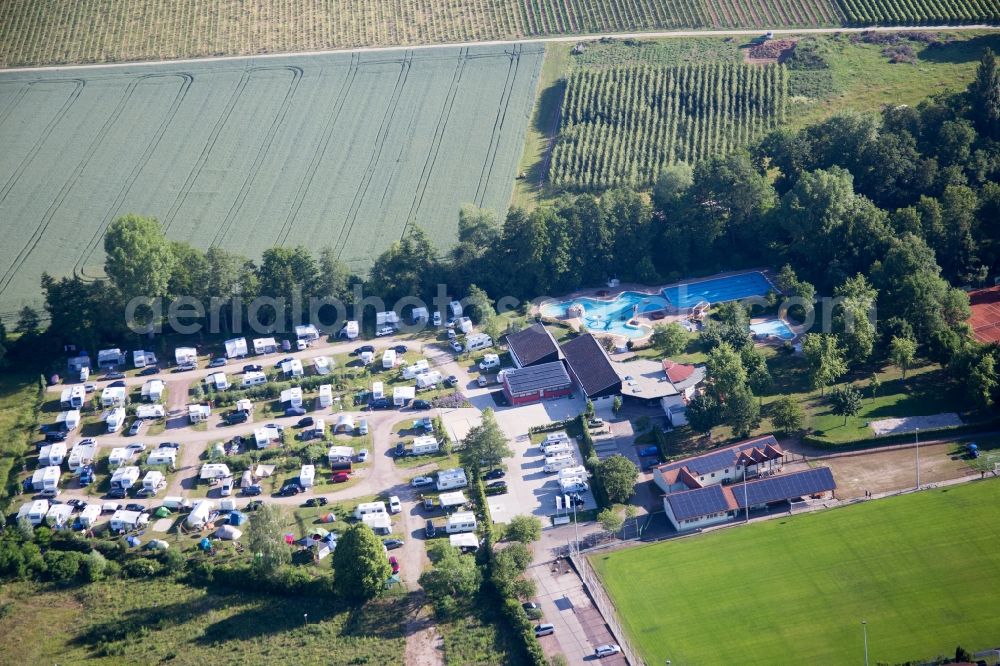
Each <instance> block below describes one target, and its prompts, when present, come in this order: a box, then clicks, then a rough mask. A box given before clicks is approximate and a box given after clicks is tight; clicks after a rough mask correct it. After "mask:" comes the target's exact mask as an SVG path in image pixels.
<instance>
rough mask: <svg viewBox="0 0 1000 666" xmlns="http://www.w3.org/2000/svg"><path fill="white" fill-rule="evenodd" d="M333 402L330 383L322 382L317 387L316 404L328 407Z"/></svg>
mask: <svg viewBox="0 0 1000 666" xmlns="http://www.w3.org/2000/svg"><path fill="white" fill-rule="evenodd" d="M332 404H333V386H332V385H330V384H323V385H321V386H320V387H319V397H318V398H316V406H317V407H319V408H320V409H323V408H325V407H329V406H330V405H332Z"/></svg>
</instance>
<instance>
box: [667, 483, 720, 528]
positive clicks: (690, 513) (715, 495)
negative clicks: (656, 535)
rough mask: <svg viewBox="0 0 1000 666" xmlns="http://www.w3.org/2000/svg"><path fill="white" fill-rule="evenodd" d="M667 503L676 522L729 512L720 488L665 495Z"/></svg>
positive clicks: (710, 487)
mask: <svg viewBox="0 0 1000 666" xmlns="http://www.w3.org/2000/svg"><path fill="white" fill-rule="evenodd" d="M667 501H668V502H669V503H670V509H671V511H673V512H674V518H675V519H677V520H688V519H689V518H698V517H699V516H707V515H709V514H712V513H720V512H722V511H728V510H729V504H728V503H727V502H726V496H725V494H724V493H723V492H722V488H721V487H720V486H709V487H708V488H700V489H698V490H689V491H686V492H682V493H674V494H673V495H667Z"/></svg>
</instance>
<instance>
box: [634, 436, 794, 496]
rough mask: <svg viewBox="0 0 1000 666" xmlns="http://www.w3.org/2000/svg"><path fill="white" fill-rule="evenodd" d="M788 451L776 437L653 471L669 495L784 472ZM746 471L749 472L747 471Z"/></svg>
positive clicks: (661, 466)
mask: <svg viewBox="0 0 1000 666" xmlns="http://www.w3.org/2000/svg"><path fill="white" fill-rule="evenodd" d="M784 457H785V452H784V451H782V450H781V446H780V445H779V444H778V440H776V439H775V438H774V435H764V436H762V437H756V438H754V439H748V440H744V441H742V442H737V443H736V444H733V445H731V446H726V447H723V448H720V449H715V450H714V451H709V452H708V453H703V454H701V455H699V456H693V457H691V458H684V459H683V460H675V461H673V462H669V463H664V464H663V465H660V466H659V467H657V468H656V469H655V470H654V471H653V481H655V482H656V485H657V486H659V487H660V490H662V491H663V492H665V493H673V492H678V491H681V490H691V489H695V488H702V487H704V486H713V485H717V484H720V483H730V482H733V481H739V480H742V479H743V478H744V473H745V478H748V479H749V478H752V477H755V476H758V475H759V474H761V473H765V472H767V473H773V472H776V471H778V470H780V469H781V467H782V465H783V463H784ZM744 470H745V472H744Z"/></svg>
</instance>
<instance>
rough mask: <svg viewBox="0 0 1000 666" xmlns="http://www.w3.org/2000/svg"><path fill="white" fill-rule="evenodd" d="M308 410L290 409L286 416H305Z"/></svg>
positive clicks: (286, 411)
mask: <svg viewBox="0 0 1000 666" xmlns="http://www.w3.org/2000/svg"><path fill="white" fill-rule="evenodd" d="M305 415H306V410H304V409H303V408H301V407H289V408H288V409H286V410H285V416H305Z"/></svg>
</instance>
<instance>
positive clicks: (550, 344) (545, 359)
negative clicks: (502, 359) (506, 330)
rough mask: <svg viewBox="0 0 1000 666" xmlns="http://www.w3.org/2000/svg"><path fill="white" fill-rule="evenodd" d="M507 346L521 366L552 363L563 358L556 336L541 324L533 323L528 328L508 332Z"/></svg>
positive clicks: (512, 357) (516, 363) (518, 365)
mask: <svg viewBox="0 0 1000 666" xmlns="http://www.w3.org/2000/svg"><path fill="white" fill-rule="evenodd" d="M507 348H508V349H509V350H510V357H511V360H512V361H514V365H516V366H517V367H519V368H526V367H528V366H532V365H538V364H540V363H551V362H552V361H558V360H559V359H560V358H562V354H561V352H560V351H559V345H557V344H556V340H555V338H553V337H552V334H551V333H549V330H548V329H547V328H545V327H544V326H542V325H541V324H532V325H531V326H529V327H528V328H525V329H523V330H520V331H518V332H516V333H510V334H508V335H507Z"/></svg>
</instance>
